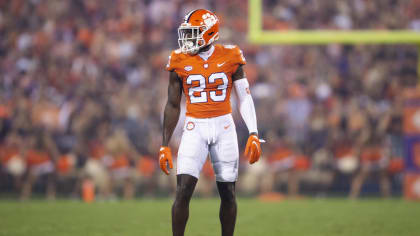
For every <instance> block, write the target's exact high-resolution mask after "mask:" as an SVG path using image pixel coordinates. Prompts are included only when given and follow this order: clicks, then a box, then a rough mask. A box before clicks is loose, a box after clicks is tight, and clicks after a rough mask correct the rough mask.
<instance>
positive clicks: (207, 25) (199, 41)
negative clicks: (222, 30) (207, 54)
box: [178, 9, 219, 54]
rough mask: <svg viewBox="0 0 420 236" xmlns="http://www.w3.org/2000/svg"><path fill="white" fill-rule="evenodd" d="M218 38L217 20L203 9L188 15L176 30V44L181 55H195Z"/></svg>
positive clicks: (212, 14)
mask: <svg viewBox="0 0 420 236" xmlns="http://www.w3.org/2000/svg"><path fill="white" fill-rule="evenodd" d="M218 38H219V19H218V18H217V16H216V15H215V14H214V13H212V12H210V11H208V10H204V9H198V10H194V11H192V12H190V13H188V14H187V15H186V16H185V18H184V23H182V24H181V25H180V26H179V28H178V44H179V48H180V49H181V52H182V53H187V54H197V53H198V51H199V50H200V49H201V48H203V47H205V46H207V45H210V44H212V43H213V42H214V41H216V40H217V39H218Z"/></svg>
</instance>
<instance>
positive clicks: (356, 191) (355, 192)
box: [349, 164, 370, 199]
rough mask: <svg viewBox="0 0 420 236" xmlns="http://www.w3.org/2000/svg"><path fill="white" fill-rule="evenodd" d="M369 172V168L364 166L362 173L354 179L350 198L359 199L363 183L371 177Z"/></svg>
mask: <svg viewBox="0 0 420 236" xmlns="http://www.w3.org/2000/svg"><path fill="white" fill-rule="evenodd" d="M369 172H370V170H369V167H368V166H366V165H363V164H362V167H361V169H360V171H359V172H358V173H357V174H356V176H355V177H354V178H353V181H352V182H351V187H350V195H349V197H350V198H352V199H355V198H358V197H359V195H360V191H361V189H362V186H363V183H364V182H365V180H366V178H367V177H368V176H369Z"/></svg>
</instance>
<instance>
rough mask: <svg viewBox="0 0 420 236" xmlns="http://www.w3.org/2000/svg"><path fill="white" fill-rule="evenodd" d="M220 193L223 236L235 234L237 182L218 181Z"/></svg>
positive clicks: (220, 216)
mask: <svg viewBox="0 0 420 236" xmlns="http://www.w3.org/2000/svg"><path fill="white" fill-rule="evenodd" d="M217 189H218V190H219V195H220V199H221V202H220V212H219V218H220V223H221V225H222V236H233V232H234V231H235V222H236V211H237V205H236V195H235V182H217Z"/></svg>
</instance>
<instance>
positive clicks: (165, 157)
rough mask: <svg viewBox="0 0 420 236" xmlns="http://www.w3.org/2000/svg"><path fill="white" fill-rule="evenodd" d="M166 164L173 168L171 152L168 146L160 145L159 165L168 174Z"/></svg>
mask: <svg viewBox="0 0 420 236" xmlns="http://www.w3.org/2000/svg"><path fill="white" fill-rule="evenodd" d="M168 164H169V168H170V169H172V168H173V164H172V153H171V148H170V147H165V146H161V147H160V150H159V166H160V169H162V171H163V172H165V174H167V175H169V171H168Z"/></svg>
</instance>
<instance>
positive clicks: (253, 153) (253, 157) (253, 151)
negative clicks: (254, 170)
mask: <svg viewBox="0 0 420 236" xmlns="http://www.w3.org/2000/svg"><path fill="white" fill-rule="evenodd" d="M245 156H246V157H247V158H248V160H249V164H254V163H255V162H257V161H258V160H259V159H260V156H261V146H260V140H259V139H258V136H257V135H255V134H252V135H250V136H249V138H248V142H246V147H245Z"/></svg>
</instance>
